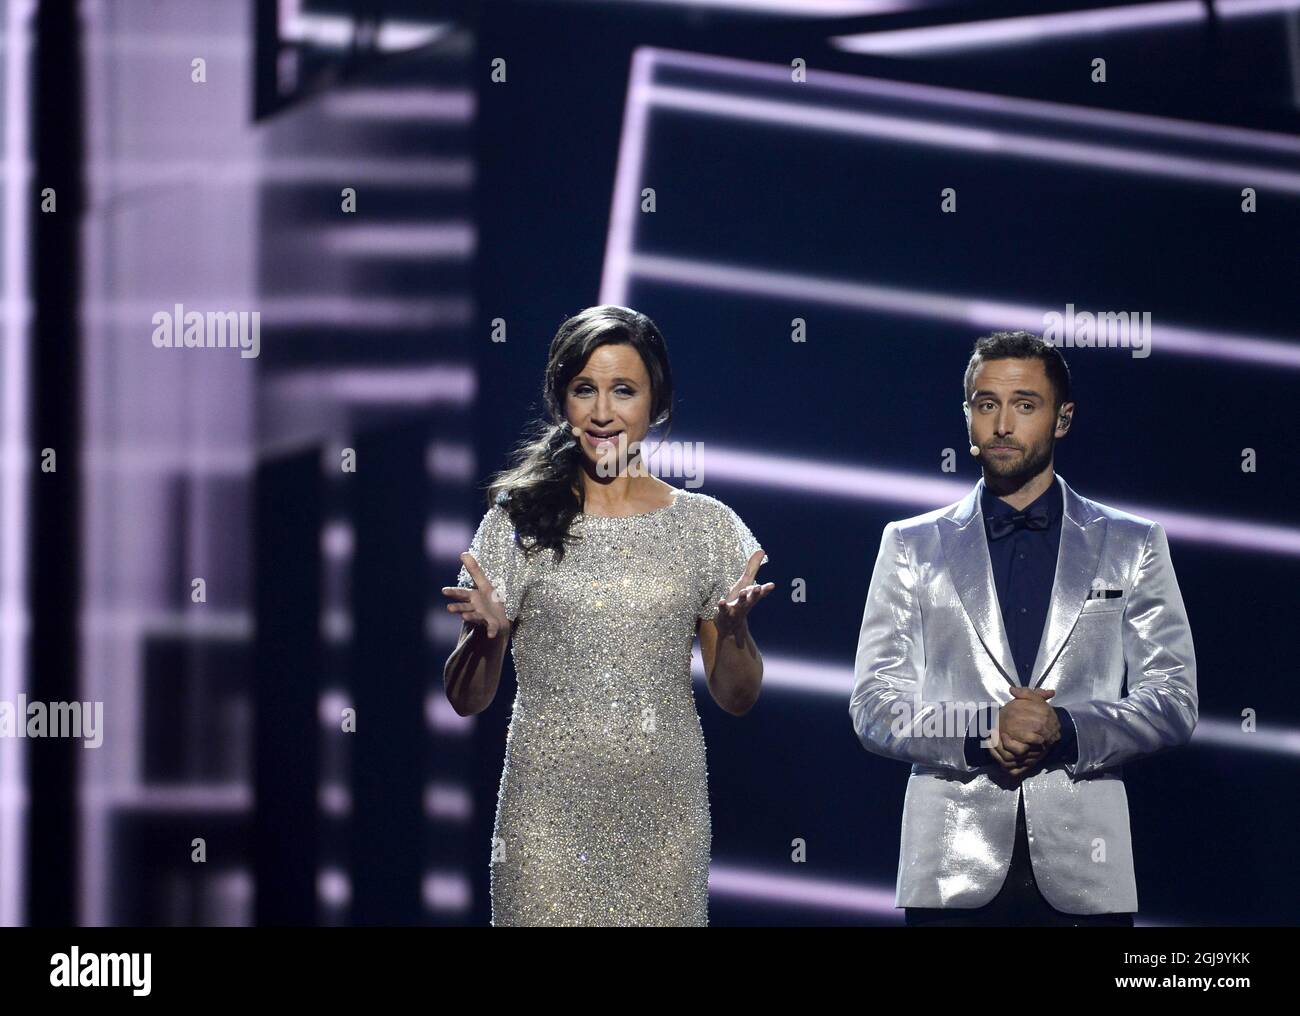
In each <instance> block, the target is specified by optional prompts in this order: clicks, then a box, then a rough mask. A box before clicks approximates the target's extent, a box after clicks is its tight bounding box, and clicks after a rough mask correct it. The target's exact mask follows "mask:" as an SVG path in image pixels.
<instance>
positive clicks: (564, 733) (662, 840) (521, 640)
mask: <svg viewBox="0 0 1300 1016" xmlns="http://www.w3.org/2000/svg"><path fill="white" fill-rule="evenodd" d="M570 532H571V533H572V534H573V535H575V536H579V537H581V538H582V539H581V542H577V543H573V544H571V545H570V546H569V547H568V549H567V550H566V552H565V556H564V560H563V561H562V562H561V563H560V564H559V565H556V564H555V561H554V555H553V553H552V552H551V551H549V550H544V551H542V552H540V553H538V554H535V555H533V556H532V558H531V559H527V560H526V559H525V556H524V553H523V550H522V548H521V547H520V546H519V545H518V544H517V543H516V542H515V538H514V537H515V532H514V526H513V524H512V523H511V520H510V517H509V515H508V514H507V513H506V511H505V509H504V508H501V507H499V506H497V507H493V508H492V509H490V510H489V511H488V512H487V514H486V515H484V516H483V520H482V522H481V523H480V524H479V527H478V532H477V533H476V534H475V536H474V539H473V542H472V543H471V545H470V548H469V549H470V552H471V553H472V554H473V555H474V557H475V559H476V560H477V561H478V563H479V566H480V567H481V568H482V569H483V571H484V573H485V574H486V575H487V577H488V579H489V581H491V583H492V585H493V588H494V589H496V590H498V591H499V592H500V594H501V595H502V597H503V599H504V604H505V608H506V616H507V617H509V618H510V619H511V620H512V621H515V627H514V631H513V635H512V640H511V655H512V657H513V659H514V664H515V675H516V679H517V687H518V690H517V692H516V696H515V703H514V711H513V714H512V716H511V721H510V729H509V733H508V734H507V737H506V754H505V767H504V770H503V771H502V774H501V784H500V789H499V791H498V795H497V814H496V825H495V830H494V834H493V853H492V861H491V885H492V923H493V924H494V925H553V924H561V925H705V924H707V923H708V890H709V847H710V838H711V826H710V822H709V795H708V769H707V766H706V762H705V751H704V736H703V731H702V730H701V727H700V719H699V715H698V714H697V712H696V709H695V697H694V688H693V684H692V678H691V648H692V644H693V641H694V639H695V622H696V618H697V617H699V618H704V619H712V618H713V617H714V616H715V615H716V613H717V602H718V600H719V599H721V598H722V597H723V596H725V595H726V593H727V591H728V590H729V589H730V588H731V585H732V583H733V582H735V580H736V579H737V578H739V577H740V575H741V573H742V572H743V571H744V567H745V562H746V561H747V560H748V559H749V556H750V555H751V554H752V553H753V552H754V551H755V550H757V549H758V547H759V545H758V543H757V541H756V540H755V539H754V536H753V534H752V533H751V532H750V531H749V529H748V528H747V527H746V526H745V524H744V522H742V521H741V519H740V518H739V516H737V515H736V513H735V512H733V511H732V510H731V509H730V508H729V507H727V506H726V505H725V504H723V503H722V502H721V501H719V500H717V499H716V498H713V497H710V496H709V495H707V494H701V493H698V492H696V491H691V490H685V489H679V490H678V491H677V494H676V496H675V498H674V500H673V502H672V503H671V504H669V505H667V506H665V507H663V508H659V509H655V510H654V511H650V512H644V513H642V514H639V515H632V516H628V517H625V518H608V517H603V516H598V515H585V514H580V515H578V516H577V517H576V518H575V519H574V522H573V526H572V528H571V530H570ZM763 560H764V561H766V560H767V558H766V557H765V558H764V559H763ZM459 584H460V585H461V586H471V585H472V584H473V583H472V581H471V579H470V577H469V573H468V572H467V571H466V570H465V569H464V568H462V569H461V572H460V578H459Z"/></svg>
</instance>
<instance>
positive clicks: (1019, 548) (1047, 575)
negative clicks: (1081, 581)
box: [966, 478, 1079, 767]
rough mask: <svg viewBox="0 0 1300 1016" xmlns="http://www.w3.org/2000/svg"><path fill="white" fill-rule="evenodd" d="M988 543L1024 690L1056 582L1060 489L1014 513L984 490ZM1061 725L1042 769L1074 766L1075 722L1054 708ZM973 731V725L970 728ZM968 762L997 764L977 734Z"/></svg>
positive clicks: (969, 741) (970, 739)
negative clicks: (1066, 764)
mask: <svg viewBox="0 0 1300 1016" xmlns="http://www.w3.org/2000/svg"><path fill="white" fill-rule="evenodd" d="M980 508H981V511H982V512H983V515H984V526H985V535H986V536H987V537H988V547H989V559H990V563H991V564H992V566H993V581H994V584H995V585H996V587H997V593H998V606H999V607H1000V608H1001V610H1002V623H1003V625H1004V626H1005V628H1006V631H1007V641H1008V642H1010V644H1011V659H1012V660H1013V661H1014V663H1015V667H1016V671H1017V676H1018V677H1019V680H1020V684H1021V685H1024V686H1028V684H1029V681H1030V680H1031V679H1032V678H1033V666H1034V660H1035V658H1036V657H1037V656H1038V644H1039V642H1040V641H1042V637H1043V625H1044V624H1046V623H1047V609H1048V607H1049V606H1050V604H1051V601H1052V586H1053V584H1054V583H1055V581H1056V557H1057V553H1058V551H1059V549H1060V546H1061V514H1062V511H1063V510H1064V504H1063V503H1062V497H1061V488H1060V486H1059V485H1058V484H1057V483H1056V479H1055V478H1053V479H1052V484H1051V486H1049V487H1048V488H1047V490H1045V491H1043V493H1042V494H1040V495H1039V496H1038V497H1037V498H1036V499H1035V500H1034V502H1033V503H1032V504H1029V505H1026V506H1025V508H1024V510H1023V511H1019V512H1018V511H1016V509H1015V508H1013V507H1012V506H1011V505H1009V504H1007V503H1006V502H1005V501H1003V500H1002V499H1001V498H1000V497H998V496H997V495H996V494H994V493H993V492H992V491H990V490H989V489H988V487H985V488H984V491H983V494H982V496H981V497H980ZM995 708H996V707H994V706H987V707H986V708H985V727H984V729H986V730H989V729H992V725H993V717H992V713H993V712H994V710H995ZM1053 709H1054V710H1055V712H1056V718H1057V720H1059V721H1060V724H1061V739H1060V740H1059V741H1058V742H1057V743H1056V744H1054V745H1053V746H1052V747H1051V749H1049V751H1048V754H1047V757H1046V758H1045V759H1044V760H1043V764H1044V765H1047V764H1050V763H1053V762H1077V761H1078V758H1079V751H1078V740H1077V737H1076V735H1075V730H1074V720H1072V719H1071V718H1070V714H1069V712H1067V711H1066V710H1065V709H1063V708H1061V707H1060V706H1053ZM972 726H973V724H972ZM966 761H967V763H968V764H970V765H971V766H975V767H980V766H986V765H990V764H993V765H996V764H997V759H995V758H993V756H992V754H991V753H989V752H987V751H986V749H984V748H982V747H980V737H979V735H978V734H971V733H968V734H967V737H966Z"/></svg>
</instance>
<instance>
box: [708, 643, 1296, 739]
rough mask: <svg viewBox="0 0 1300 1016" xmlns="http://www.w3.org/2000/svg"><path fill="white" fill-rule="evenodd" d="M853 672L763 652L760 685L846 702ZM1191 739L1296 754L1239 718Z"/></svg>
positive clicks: (1207, 725) (1213, 724)
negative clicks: (1250, 730) (1244, 725)
mask: <svg viewBox="0 0 1300 1016" xmlns="http://www.w3.org/2000/svg"><path fill="white" fill-rule="evenodd" d="M691 676H692V679H693V680H694V681H695V682H696V683H698V684H700V685H705V684H706V682H705V674H704V663H703V660H702V659H701V657H700V652H699V647H698V646H697V647H696V648H695V650H694V653H693V656H692V659H691ZM855 683H856V674H855V671H854V668H853V667H852V666H848V665H844V664H835V663H815V662H809V661H808V660H806V659H802V658H800V657H793V656H782V655H779V654H774V653H770V652H764V653H763V685H764V687H767V688H774V689H781V690H786V691H791V692H794V693H796V694H801V695H824V696H828V697H833V698H836V699H840V700H842V701H843V702H845V703H847V702H848V700H849V697H850V696H851V695H852V694H853V686H854V684H855ZM1192 741H1193V743H1194V744H1195V745H1196V746H1197V747H1205V746H1207V745H1213V746H1215V747H1219V748H1230V749H1234V750H1237V751H1262V752H1268V753H1270V754H1275V755H1300V729H1296V728H1294V727H1282V728H1276V729H1273V728H1267V727H1266V728H1265V729H1264V730H1259V729H1256V730H1255V731H1254V732H1253V733H1247V732H1245V731H1244V730H1242V729H1241V721H1240V720H1235V719H1216V718H1212V717H1206V716H1202V717H1201V718H1200V719H1199V720H1198V721H1197V724H1196V732H1195V733H1194V734H1193V735H1192Z"/></svg>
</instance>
